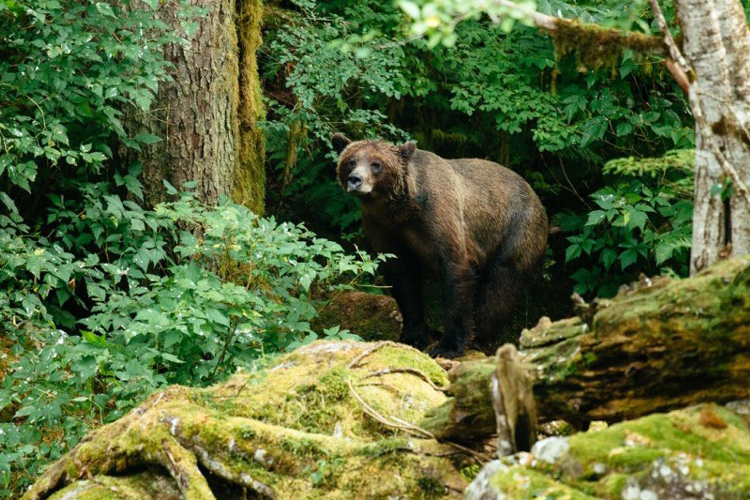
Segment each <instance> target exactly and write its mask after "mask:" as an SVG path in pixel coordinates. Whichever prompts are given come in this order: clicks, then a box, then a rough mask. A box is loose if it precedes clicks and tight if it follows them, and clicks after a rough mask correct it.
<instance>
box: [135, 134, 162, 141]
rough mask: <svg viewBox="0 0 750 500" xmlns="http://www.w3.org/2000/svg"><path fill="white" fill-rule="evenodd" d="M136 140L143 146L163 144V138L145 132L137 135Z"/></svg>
mask: <svg viewBox="0 0 750 500" xmlns="http://www.w3.org/2000/svg"><path fill="white" fill-rule="evenodd" d="M135 140H136V141H138V142H140V143H142V144H156V143H157V142H161V141H162V138H161V137H159V136H158V135H154V134H149V133H145V132H144V133H141V134H135Z"/></svg>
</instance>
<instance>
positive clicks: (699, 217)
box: [675, 0, 750, 273]
mask: <svg viewBox="0 0 750 500" xmlns="http://www.w3.org/2000/svg"><path fill="white" fill-rule="evenodd" d="M675 5H676V7H677V14H678V17H679V20H680V23H681V27H682V32H683V35H684V46H683V49H684V53H685V57H686V59H687V61H688V63H689V64H690V65H691V66H692V69H693V71H694V72H695V82H694V83H693V84H692V86H691V88H690V94H691V95H690V97H691V99H690V101H691V106H692V108H693V116H695V117H696V130H695V136H696V162H695V168H696V177H695V195H694V196H695V198H694V200H695V208H694V216H693V245H692V251H691V257H690V267H691V272H692V273H695V272H697V271H700V270H701V269H703V268H704V267H706V266H708V265H711V264H712V263H714V262H716V260H718V259H719V257H720V255H721V254H722V253H729V254H732V255H745V254H747V253H750V204H749V203H748V193H747V190H746V188H744V186H747V184H748V181H750V136H749V135H748V126H750V84H749V83H748V81H749V80H750V62H749V61H748V59H747V54H748V53H749V52H748V51H750V30H748V27H747V20H746V19H745V14H744V11H743V10H742V5H741V4H740V2H739V0H676V1H675ZM698 108H700V109H698ZM722 156H723V157H724V158H722ZM728 169H729V170H730V171H731V170H734V172H736V177H737V179H735V182H734V186H733V189H732V192H731V195H730V198H729V200H728V202H726V203H725V202H724V200H723V199H722V188H723V187H724V186H726V185H727V182H728V180H729V177H730V175H728V172H727V170H728ZM737 181H740V182H737ZM743 185H744V186H743ZM729 244H731V246H730V247H728V246H727V245H729Z"/></svg>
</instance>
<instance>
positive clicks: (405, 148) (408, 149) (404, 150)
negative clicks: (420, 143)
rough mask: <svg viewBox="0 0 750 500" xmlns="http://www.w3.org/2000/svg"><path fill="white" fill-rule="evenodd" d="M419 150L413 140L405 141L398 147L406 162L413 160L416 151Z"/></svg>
mask: <svg viewBox="0 0 750 500" xmlns="http://www.w3.org/2000/svg"><path fill="white" fill-rule="evenodd" d="M416 150H417V145H416V144H415V143H413V142H405V143H403V144H402V145H400V146H399V147H398V154H399V155H401V157H402V158H403V159H404V161H405V162H407V163H408V162H409V160H411V157H412V155H413V154H414V151H416Z"/></svg>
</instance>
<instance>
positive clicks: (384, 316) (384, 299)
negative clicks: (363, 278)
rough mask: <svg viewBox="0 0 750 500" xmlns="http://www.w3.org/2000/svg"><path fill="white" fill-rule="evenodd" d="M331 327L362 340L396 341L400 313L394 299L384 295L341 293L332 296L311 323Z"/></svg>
mask: <svg viewBox="0 0 750 500" xmlns="http://www.w3.org/2000/svg"><path fill="white" fill-rule="evenodd" d="M334 326H341V328H342V329H346V330H349V331H350V332H352V333H354V334H357V335H359V336H360V337H362V338H363V339H365V340H398V337H399V335H400V334H401V313H400V312H399V310H398V304H396V301H395V299H393V298H392V297H389V296H387V295H376V294H374V293H365V292H344V293H340V294H338V295H335V296H333V297H332V298H331V300H330V302H329V303H328V304H327V305H326V306H325V307H324V308H323V309H322V310H321V311H320V313H319V315H318V317H317V318H316V320H315V323H314V324H313V328H314V329H316V330H323V329H325V328H331V327H334Z"/></svg>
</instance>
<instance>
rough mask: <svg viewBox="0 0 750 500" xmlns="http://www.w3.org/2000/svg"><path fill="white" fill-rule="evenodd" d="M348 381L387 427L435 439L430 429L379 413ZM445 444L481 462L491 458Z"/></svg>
mask: <svg viewBox="0 0 750 500" xmlns="http://www.w3.org/2000/svg"><path fill="white" fill-rule="evenodd" d="M346 383H347V384H348V385H349V390H350V391H351V393H352V395H353V396H354V397H355V399H356V400H357V401H359V403H360V404H361V405H362V409H363V410H364V411H365V413H366V414H368V415H369V416H371V417H372V418H374V419H375V420H376V421H378V422H379V423H381V424H383V425H385V426H386V427H390V428H393V429H399V430H402V431H404V432H406V433H408V434H411V435H412V436H415V437H418V438H422V439H435V440H437V438H436V437H435V435H434V434H433V433H431V432H430V431H428V430H426V429H423V428H421V427H419V426H417V425H414V424H412V423H410V422H406V421H405V420H402V419H400V418H398V417H395V416H392V417H390V418H387V417H385V416H383V415H381V414H380V413H378V412H377V411H376V410H375V409H374V408H373V407H372V406H370V405H369V404H368V403H367V402H366V401H365V400H364V399H363V398H362V396H360V395H359V393H358V392H357V391H356V390H355V389H354V386H353V385H352V381H351V380H347V381H346ZM441 442H443V443H444V444H447V445H449V446H452V447H453V448H455V449H457V450H459V451H461V452H463V453H465V454H467V455H469V456H471V457H474V458H475V459H477V460H479V461H480V462H481V463H485V462H489V461H490V460H491V458H490V457H488V456H486V455H484V454H483V453H479V452H477V451H474V450H472V449H471V448H467V447H465V446H462V445H460V444H458V443H453V442H450V441H441Z"/></svg>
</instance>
